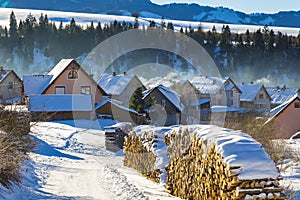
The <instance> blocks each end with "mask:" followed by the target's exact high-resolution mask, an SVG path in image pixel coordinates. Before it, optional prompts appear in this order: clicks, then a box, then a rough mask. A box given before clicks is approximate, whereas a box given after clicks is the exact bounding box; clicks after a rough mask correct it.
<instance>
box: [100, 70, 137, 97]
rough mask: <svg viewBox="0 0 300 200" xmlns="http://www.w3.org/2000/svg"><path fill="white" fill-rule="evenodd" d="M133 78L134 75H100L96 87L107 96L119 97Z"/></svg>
mask: <svg viewBox="0 0 300 200" xmlns="http://www.w3.org/2000/svg"><path fill="white" fill-rule="evenodd" d="M134 77H135V75H132V74H126V75H124V74H118V75H115V76H114V75H112V74H102V76H101V77H100V79H99V81H98V85H99V86H100V87H101V88H102V89H103V90H104V91H105V93H106V94H108V95H120V94H121V93H122V92H123V91H124V89H125V88H126V87H127V86H128V84H129V83H130V81H131V80H132V79H133V78H134Z"/></svg>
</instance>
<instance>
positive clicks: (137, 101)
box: [129, 87, 145, 113]
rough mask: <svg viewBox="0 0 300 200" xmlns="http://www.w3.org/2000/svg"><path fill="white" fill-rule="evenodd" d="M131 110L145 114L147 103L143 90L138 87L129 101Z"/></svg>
mask: <svg viewBox="0 0 300 200" xmlns="http://www.w3.org/2000/svg"><path fill="white" fill-rule="evenodd" d="M129 108H130V109H133V110H136V111H137V112H139V113H144V112H145V101H144V99H143V88H142V87H138V88H137V89H136V90H135V91H134V92H133V94H132V96H131V97H130V100H129Z"/></svg>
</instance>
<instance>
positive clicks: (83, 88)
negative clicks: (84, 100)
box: [81, 86, 91, 94]
mask: <svg viewBox="0 0 300 200" xmlns="http://www.w3.org/2000/svg"><path fill="white" fill-rule="evenodd" d="M81 94H91V86H81Z"/></svg>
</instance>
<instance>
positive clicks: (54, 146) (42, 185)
mask: <svg viewBox="0 0 300 200" xmlns="http://www.w3.org/2000/svg"><path fill="white" fill-rule="evenodd" d="M91 127H93V126H92V125H91ZM32 135H33V137H34V138H35V139H36V140H37V141H38V146H37V149H36V151H35V153H32V154H31V158H32V163H31V164H29V165H28V166H27V167H28V168H29V170H28V171H31V170H32V171H34V173H27V174H26V176H25V181H24V185H23V187H22V188H21V189H17V190H15V192H14V193H11V194H7V195H6V197H7V199H66V200H69V199H99V200H102V199H103V200H108V199H114V200H124V199H128V200H129V199H134V200H135V199H137V200H139V199H155V200H158V199H162V200H168V199H176V198H175V197H172V196H170V195H169V194H168V193H166V192H165V191H164V188H163V187H162V186H161V185H158V184H156V183H153V182H151V181H150V180H148V179H146V178H144V177H142V176H141V175H140V174H138V173H137V172H136V171H134V170H133V169H130V168H127V167H124V166H123V164H122V162H123V161H122V155H117V154H115V153H112V152H109V151H106V150H105V140H104V139H105V138H104V132H103V131H100V130H95V129H89V128H87V127H84V128H74V127H73V126H70V125H66V124H61V123H53V122H43V123H39V124H38V125H36V126H35V127H34V128H33V129H32ZM119 154H121V153H119Z"/></svg>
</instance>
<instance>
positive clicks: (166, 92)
mask: <svg viewBox="0 0 300 200" xmlns="http://www.w3.org/2000/svg"><path fill="white" fill-rule="evenodd" d="M156 89H157V90H158V91H160V93H161V94H162V95H163V96H165V97H166V98H167V99H168V100H169V101H170V102H171V103H172V104H173V105H174V106H175V107H176V108H177V109H178V110H179V111H182V110H183V108H184V106H183V104H182V103H181V100H180V97H181V95H180V94H178V93H176V92H174V91H173V90H170V89H169V88H167V87H165V86H163V85H158V86H156V87H154V88H152V89H149V90H146V91H145V92H144V93H143V94H144V97H143V98H144V99H145V98H146V97H147V96H148V95H150V94H151V92H152V91H153V90H156Z"/></svg>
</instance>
